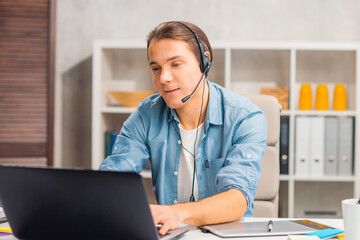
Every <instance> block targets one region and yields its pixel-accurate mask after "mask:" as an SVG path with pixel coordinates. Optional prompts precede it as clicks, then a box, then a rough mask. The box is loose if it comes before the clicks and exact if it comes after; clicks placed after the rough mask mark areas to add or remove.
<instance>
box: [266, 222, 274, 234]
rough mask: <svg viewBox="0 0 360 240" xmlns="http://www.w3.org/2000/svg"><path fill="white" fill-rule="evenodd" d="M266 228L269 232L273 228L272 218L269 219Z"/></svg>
mask: <svg viewBox="0 0 360 240" xmlns="http://www.w3.org/2000/svg"><path fill="white" fill-rule="evenodd" d="M267 228H268V232H271V231H272V230H273V221H272V220H270V221H269V223H268V225H267Z"/></svg>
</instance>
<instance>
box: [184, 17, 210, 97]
mask: <svg viewBox="0 0 360 240" xmlns="http://www.w3.org/2000/svg"><path fill="white" fill-rule="evenodd" d="M178 23H180V24H182V25H184V26H185V27H186V28H187V29H189V30H190V32H192V34H194V37H195V39H196V42H197V43H198V45H199V50H200V70H201V72H202V73H203V74H202V75H201V78H200V80H199V82H198V84H197V85H196V87H195V89H194V91H193V92H192V93H191V94H189V95H187V96H186V97H184V98H183V99H181V101H182V102H183V103H185V102H186V101H187V100H189V98H190V97H191V96H192V95H193V94H194V93H195V91H196V89H197V88H198V87H199V85H200V82H201V80H202V79H203V76H204V75H205V76H206V75H207V73H208V72H209V71H210V67H211V60H210V58H209V57H208V56H206V55H205V54H204V48H203V46H202V44H201V42H200V39H199V38H198V36H197V35H196V33H195V31H194V30H192V28H191V27H189V26H188V25H186V24H185V23H183V22H178Z"/></svg>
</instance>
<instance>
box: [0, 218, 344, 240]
mask: <svg viewBox="0 0 360 240" xmlns="http://www.w3.org/2000/svg"><path fill="white" fill-rule="evenodd" d="M244 220H245V221H249V222H250V221H264V220H265V221H266V220H270V218H246V219H244ZM273 220H285V218H273ZM309 220H312V221H315V222H318V223H322V224H325V225H328V226H330V227H334V228H339V229H344V227H343V220H342V219H309ZM0 226H7V227H8V226H9V224H8V223H3V224H0ZM15 239H17V238H16V237H14V236H4V237H0V240H15ZM197 239H228V238H220V237H217V236H215V235H213V234H211V233H203V232H201V231H200V230H199V229H198V228H196V227H193V228H192V229H191V230H190V231H189V232H187V233H185V235H184V236H183V237H182V238H181V240H197ZM233 239H234V240H235V239H241V240H244V239H246V238H231V240H233ZM260 239H263V240H264V239H265V240H286V239H287V236H274V237H251V240H260Z"/></svg>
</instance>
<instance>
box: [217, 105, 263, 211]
mask: <svg viewBox="0 0 360 240" xmlns="http://www.w3.org/2000/svg"><path fill="white" fill-rule="evenodd" d="M266 138H267V123H266V118H265V116H264V114H263V113H262V112H261V111H257V112H254V113H250V114H249V115H248V116H247V117H246V118H244V119H243V120H242V121H240V122H238V123H237V124H236V125H235V127H234V129H233V134H232V141H233V142H232V147H231V148H230V149H229V151H228V153H227V155H226V158H225V161H224V166H223V167H222V168H221V169H220V170H219V172H218V174H217V176H216V185H217V188H218V192H219V193H221V192H225V191H227V190H229V189H238V190H240V191H241V192H242V193H243V194H244V196H245V198H246V200H247V204H248V208H251V206H252V203H253V201H254V198H255V194H256V189H257V184H258V181H259V179H260V176H261V164H262V158H263V155H264V151H265V148H266Z"/></svg>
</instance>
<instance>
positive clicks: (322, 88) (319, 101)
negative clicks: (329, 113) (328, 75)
mask: <svg viewBox="0 0 360 240" xmlns="http://www.w3.org/2000/svg"><path fill="white" fill-rule="evenodd" d="M315 109H316V110H320V111H324V110H329V93H328V89H327V86H326V85H325V84H319V85H318V86H317V88H316V100H315Z"/></svg>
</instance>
